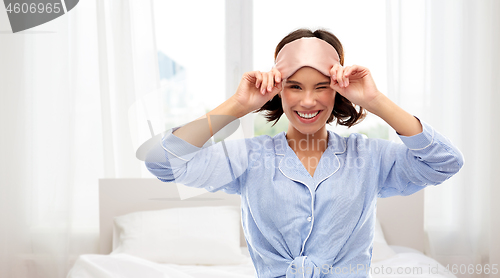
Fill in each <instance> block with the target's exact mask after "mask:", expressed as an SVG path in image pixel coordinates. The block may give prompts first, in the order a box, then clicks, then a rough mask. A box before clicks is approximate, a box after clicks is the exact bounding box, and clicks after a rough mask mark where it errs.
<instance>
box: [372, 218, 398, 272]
mask: <svg viewBox="0 0 500 278" xmlns="http://www.w3.org/2000/svg"><path fill="white" fill-rule="evenodd" d="M394 255H396V252H395V251H394V250H393V249H392V248H391V247H389V245H387V242H386V241H385V237H384V232H383V231H382V225H380V221H379V220H378V218H377V220H376V223H375V234H374V236H373V249H372V262H379V261H383V260H386V259H389V258H391V257H392V256H394Z"/></svg>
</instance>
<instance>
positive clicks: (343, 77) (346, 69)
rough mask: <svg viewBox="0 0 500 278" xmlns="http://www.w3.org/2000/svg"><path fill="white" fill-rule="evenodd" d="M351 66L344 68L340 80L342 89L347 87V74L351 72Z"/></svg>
mask: <svg viewBox="0 0 500 278" xmlns="http://www.w3.org/2000/svg"><path fill="white" fill-rule="evenodd" d="M351 68H352V67H351V66H348V67H345V68H344V74H343V76H342V80H343V82H344V88H345V87H347V86H349V74H348V72H349V71H350V70H351Z"/></svg>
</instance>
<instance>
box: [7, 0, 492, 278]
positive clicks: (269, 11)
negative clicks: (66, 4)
mask: <svg viewBox="0 0 500 278" xmlns="http://www.w3.org/2000/svg"><path fill="white" fill-rule="evenodd" d="M0 6H1V5H0ZM499 26H500V1H496V0H481V1H472V0H442V1H437V0H436V1H433V0H425V1H424V0H405V1H397V0H387V1H383V0H353V1H333V0H329V1H318V0H316V1H314V0H313V1H307V2H305V1H290V0H288V1H284V0H283V1H264V0H250V1H243V0H226V1H224V0H210V1H201V0H199V1H193V0H189V1H173V0H146V1H145V0H142V1H139V0H105V1H101V0H96V1H81V2H80V3H79V4H78V6H77V7H75V8H74V9H73V10H72V11H71V12H69V13H68V14H66V15H65V16H62V17H60V18H57V19H55V20H53V21H50V22H48V23H46V24H43V25H40V26H37V27H34V28H32V29H29V30H26V31H22V32H19V33H15V34H13V33H12V32H11V29H10V24H9V21H8V17H7V13H6V12H5V10H4V6H1V7H0V127H1V136H0V150H1V156H0V225H1V227H2V228H1V229H0V273H2V277H65V275H66V273H67V272H68V270H69V268H71V266H72V265H73V263H74V260H75V259H76V258H77V257H78V255H80V254H84V253H97V252H98V248H99V247H98V240H99V219H98V218H99V214H98V210H99V206H98V187H97V185H98V179H99V178H132V177H134V178H137V177H139V178H151V177H153V176H152V175H151V174H150V173H149V172H148V171H147V169H146V168H145V166H144V163H143V162H142V161H139V160H138V159H136V157H135V151H136V150H137V148H138V147H139V146H140V145H141V144H142V143H143V142H145V141H146V140H147V139H148V138H150V137H151V135H152V134H151V133H153V134H158V133H160V132H163V131H164V130H166V129H169V128H172V127H174V126H178V125H182V124H185V123H187V122H189V121H192V120H194V119H196V118H198V117H200V116H202V115H203V114H205V113H206V112H208V111H210V110H212V109H214V108H215V107H217V106H218V105H219V104H221V103H222V102H223V101H224V100H226V99H227V98H229V97H230V96H231V95H233V94H234V92H235V90H236V88H237V86H238V84H239V80H240V78H241V76H242V74H243V73H244V72H246V71H252V70H260V71H268V70H270V69H271V67H272V66H273V58H274V57H273V55H274V50H275V47H276V45H277V44H278V42H279V41H280V40H281V39H282V38H283V37H284V36H286V35H287V34H288V33H289V32H291V31H293V30H295V29H297V28H311V29H313V30H315V29H317V28H324V29H327V30H329V31H331V32H332V33H334V34H335V35H336V36H337V37H338V38H339V39H340V41H341V42H342V43H343V46H344V49H345V65H352V64H359V65H363V66H366V67H368V68H369V69H370V70H371V72H372V74H373V76H374V78H375V82H376V84H377V87H378V88H379V90H381V91H382V92H383V93H384V94H386V95H388V96H389V98H391V99H392V100H393V101H395V102H396V103H397V104H399V105H400V106H402V107H403V108H404V109H406V110H407V111H408V112H410V113H411V114H413V115H416V116H417V117H419V119H421V120H422V121H425V122H427V123H429V124H431V125H432V126H433V127H434V128H436V130H438V131H439V132H441V133H442V134H444V135H445V136H447V137H448V138H449V139H450V140H451V141H452V142H453V143H454V144H455V145H457V146H458V147H459V149H461V150H462V152H463V154H464V157H465V166H464V168H463V169H462V170H461V172H460V173H459V174H457V175H456V176H454V177H453V178H452V179H450V180H449V181H447V182H445V183H444V184H442V185H440V186H437V187H432V188H427V189H426V190H425V231H426V236H427V243H426V244H427V247H426V254H428V255H429V256H431V257H433V258H435V259H436V260H438V261H439V262H440V263H442V264H443V265H445V266H446V265H447V264H450V265H451V264H467V265H478V264H480V265H486V264H489V265H493V264H500V204H499V202H498V201H497V200H498V199H499V198H500V181H499V176H498V174H497V172H498V169H500V167H499V166H500V165H499V164H500V162H499V160H498V157H499V156H500V150H499V148H500V147H499V146H498V144H497V142H496V138H498V136H499V124H498V123H497V122H498V120H499V116H498V112H495V111H496V109H497V106H496V105H500V99H499V98H500V89H499V88H500V52H499V51H498V49H500V27H499ZM287 127H288V121H287V119H286V117H285V116H283V117H282V118H281V119H280V121H279V122H278V123H277V124H276V125H275V126H274V127H271V123H266V121H265V119H264V117H263V116H262V115H260V114H249V115H246V116H245V117H243V118H241V126H240V128H241V132H243V134H244V136H245V137H253V136H257V135H262V134H268V135H270V136H274V135H276V134H277V133H279V132H282V131H286V130H287ZM327 128H328V129H330V130H333V131H335V132H337V133H339V134H341V135H344V136H346V135H348V134H349V133H351V132H360V133H364V134H366V135H367V136H368V137H377V138H384V139H388V140H398V138H397V136H396V134H395V132H394V131H393V130H392V129H391V128H390V127H389V126H388V125H387V124H385V122H383V121H382V120H380V119H379V118H377V117H376V116H374V115H368V117H367V119H366V120H365V121H363V122H362V123H361V124H359V125H356V126H354V127H353V128H350V129H346V128H343V127H340V126H335V124H332V125H329V126H328V125H327ZM457 276H459V277H498V276H495V275H494V274H491V273H490V274H484V273H481V274H477V273H469V274H461V275H460V274H459V275H457Z"/></svg>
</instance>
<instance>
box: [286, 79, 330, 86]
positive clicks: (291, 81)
mask: <svg viewBox="0 0 500 278" xmlns="http://www.w3.org/2000/svg"><path fill="white" fill-rule="evenodd" d="M287 83H293V84H298V85H302V83H300V82H298V81H295V80H288V81H287ZM318 85H330V81H325V82H319V83H318V84H316V85H314V86H318Z"/></svg>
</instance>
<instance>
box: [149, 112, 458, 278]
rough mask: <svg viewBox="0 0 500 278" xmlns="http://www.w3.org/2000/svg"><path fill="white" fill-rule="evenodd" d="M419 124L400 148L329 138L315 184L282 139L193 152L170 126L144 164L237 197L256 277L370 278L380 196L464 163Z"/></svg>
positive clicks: (409, 190) (168, 178)
mask: <svg viewBox="0 0 500 278" xmlns="http://www.w3.org/2000/svg"><path fill="white" fill-rule="evenodd" d="M421 124H422V127H423V131H422V132H421V133H419V134H417V135H414V136H410V137H406V136H401V135H400V136H399V137H400V138H401V140H402V142H403V144H401V143H395V142H392V141H387V140H383V139H372V138H366V136H363V135H361V134H356V133H355V134H351V135H350V136H349V137H347V138H346V137H342V136H339V135H338V134H336V133H335V132H333V131H328V147H327V149H326V151H325V152H324V153H323V154H322V156H321V159H320V161H319V164H318V165H317V168H316V170H315V172H314V176H313V177H312V176H311V175H310V174H309V172H308V171H307V170H306V168H305V167H304V165H303V164H302V163H301V161H300V160H299V158H298V157H297V155H296V154H295V152H294V151H293V150H292V149H291V148H290V146H289V145H288V143H287V140H286V137H285V135H286V134H285V132H284V131H283V132H281V133H279V134H277V135H276V136H274V137H270V136H268V135H262V136H257V137H253V138H245V139H238V140H226V141H221V142H218V143H215V144H214V143H212V141H211V140H209V141H207V143H206V144H205V145H204V146H203V147H202V148H199V147H196V146H194V145H191V144H190V143H188V142H186V141H184V140H182V139H180V138H179V137H177V136H175V135H173V134H172V132H173V131H175V130H177V129H178V128H180V126H178V127H174V128H172V129H170V130H169V131H167V132H166V133H165V135H164V136H163V139H162V142H161V144H159V145H161V146H157V147H156V148H153V149H152V150H151V151H150V152H149V154H148V157H147V158H146V166H147V168H148V170H149V171H150V172H151V173H153V174H154V175H155V176H157V177H158V179H160V180H161V181H164V182H176V183H181V184H184V185H186V186H191V187H198V188H205V189H207V190H208V191H210V192H215V191H218V190H222V191H224V192H226V193H229V194H238V195H240V196H241V215H242V224H243V230H244V234H245V239H246V242H247V245H248V249H249V252H250V256H251V258H252V261H253V264H254V266H255V269H256V272H257V275H258V277H262V278H267V277H286V278H290V277H370V275H369V271H367V270H368V269H369V267H370V265H371V256H372V241H373V235H374V229H375V219H376V215H375V212H376V203H377V198H385V197H390V196H395V195H403V196H405V195H410V194H413V193H415V192H417V191H419V190H422V189H423V188H425V187H426V186H428V185H437V184H440V183H442V182H444V181H445V180H447V179H449V178H450V177H451V176H452V175H454V174H455V173H457V172H458V171H459V169H460V168H461V167H462V165H463V156H462V154H461V152H460V151H459V150H458V149H457V148H456V147H455V146H453V144H452V143H451V142H450V141H449V140H448V139H447V138H445V137H444V136H443V135H441V134H439V133H438V132H436V131H435V130H434V129H433V128H432V127H431V126H430V125H428V124H426V123H425V122H423V121H421ZM360 265H361V267H360Z"/></svg>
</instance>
